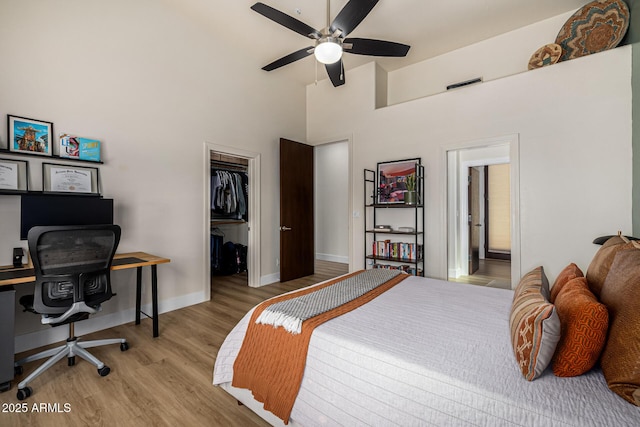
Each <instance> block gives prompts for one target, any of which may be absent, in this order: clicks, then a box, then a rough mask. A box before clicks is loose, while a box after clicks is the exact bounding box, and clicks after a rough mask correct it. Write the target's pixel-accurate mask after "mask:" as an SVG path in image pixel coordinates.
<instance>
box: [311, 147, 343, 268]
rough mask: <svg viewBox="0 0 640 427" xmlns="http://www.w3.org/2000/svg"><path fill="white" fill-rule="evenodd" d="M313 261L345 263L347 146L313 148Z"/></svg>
mask: <svg viewBox="0 0 640 427" xmlns="http://www.w3.org/2000/svg"><path fill="white" fill-rule="evenodd" d="M314 162H315V205H316V206H315V211H316V212H315V243H316V259H320V260H324V261H333V262H341V263H345V264H346V263H348V262H349V184H348V182H349V146H348V143H347V142H346V141H342V142H335V143H329V144H323V145H316V146H315V147H314Z"/></svg>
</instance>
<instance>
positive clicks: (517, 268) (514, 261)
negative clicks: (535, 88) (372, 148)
mask: <svg viewBox="0 0 640 427" xmlns="http://www.w3.org/2000/svg"><path fill="white" fill-rule="evenodd" d="M499 145H508V147H509V158H508V159H506V161H504V159H497V158H496V159H491V160H493V163H510V165H511V174H510V177H511V189H510V191H511V286H512V288H513V287H514V286H515V285H516V284H517V283H518V281H519V280H520V276H521V248H520V135H519V134H511V135H505V136H499V137H493V138H484V139H478V140H472V141H464V142H460V143H453V144H449V145H445V146H442V147H441V158H442V164H443V165H446V166H445V167H444V168H443V175H442V180H443V181H442V182H444V183H446V185H445V191H443V193H442V194H443V200H442V206H445V207H446V209H443V215H442V217H441V226H442V227H441V230H442V231H441V239H442V240H441V241H442V242H443V247H442V250H443V253H444V254H447V256H444V257H442V263H443V264H442V265H441V269H442V270H441V271H443V272H446V273H445V274H446V276H445V277H450V275H451V270H450V266H451V265H452V264H453V265H457V263H456V261H452V258H453V259H454V260H457V259H458V258H456V253H463V252H462V249H464V250H467V252H468V249H466V246H465V239H468V236H467V234H468V231H466V228H467V227H466V218H467V215H468V206H467V203H465V202H464V200H463V199H465V197H461V198H460V201H457V202H456V203H452V202H451V200H450V196H451V195H455V194H457V189H455V188H454V189H452V188H450V187H451V186H459V182H460V179H461V177H460V176H459V175H460V173H461V171H464V172H465V174H466V168H467V167H469V166H481V165H484V164H491V163H488V162H487V161H486V160H487V159H488V157H487V159H483V160H482V161H468V162H456V163H455V164H452V161H451V160H450V155H449V154H450V153H453V152H461V151H465V150H469V149H477V148H489V147H492V146H499ZM498 160H501V161H498ZM458 164H459V169H458ZM454 172H457V173H454ZM464 179H466V178H464ZM465 196H466V195H465ZM456 218H457V220H456ZM461 218H464V219H465V226H464V227H461V226H460V223H461V220H460V219H461ZM457 246H465V247H462V248H460V247H457ZM462 264H464V263H462Z"/></svg>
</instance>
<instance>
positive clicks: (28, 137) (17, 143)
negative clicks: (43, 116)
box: [7, 115, 53, 156]
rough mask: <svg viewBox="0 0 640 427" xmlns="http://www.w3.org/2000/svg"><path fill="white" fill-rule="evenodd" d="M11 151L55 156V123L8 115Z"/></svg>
mask: <svg viewBox="0 0 640 427" xmlns="http://www.w3.org/2000/svg"><path fill="white" fill-rule="evenodd" d="M7 123H8V133H7V135H9V150H10V151H13V152H16V153H23V154H38V155H41V156H51V155H52V154H53V151H52V146H53V123H51V122H45V121H42V120H34V119H27V118H26V117H18V116H12V115H7Z"/></svg>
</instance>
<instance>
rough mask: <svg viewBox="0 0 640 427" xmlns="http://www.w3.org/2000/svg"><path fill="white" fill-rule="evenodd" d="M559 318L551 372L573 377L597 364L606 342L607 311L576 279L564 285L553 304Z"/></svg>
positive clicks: (584, 285)
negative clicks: (557, 338)
mask: <svg viewBox="0 0 640 427" xmlns="http://www.w3.org/2000/svg"><path fill="white" fill-rule="evenodd" d="M555 306H556V310H558V317H559V318H560V330H561V334H560V342H558V347H557V348H556V353H555V355H554V356H553V361H552V364H553V373H554V374H556V375H557V376H559V377H575V376H578V375H582V374H584V373H585V372H587V371H589V370H590V369H591V368H593V366H594V365H595V364H596V362H597V361H598V358H599V357H600V353H601V352H602V348H603V347H604V344H605V341H606V339H607V329H608V327H609V312H608V311H607V307H605V306H604V305H603V304H600V303H599V302H598V300H597V299H596V297H595V296H594V295H593V293H592V292H591V291H590V290H589V286H587V279H585V278H584V277H578V278H575V279H573V280H570V281H569V282H567V283H566V284H565V285H564V286H563V287H562V290H560V293H558V296H557V298H556V301H555Z"/></svg>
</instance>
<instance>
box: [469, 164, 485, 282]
mask: <svg viewBox="0 0 640 427" xmlns="http://www.w3.org/2000/svg"><path fill="white" fill-rule="evenodd" d="M467 193H468V197H469V275H471V274H473V273H475V272H476V271H477V270H478V268H480V228H481V227H482V224H481V223H480V173H479V172H478V169H476V168H473V167H471V168H469V188H468V191H467Z"/></svg>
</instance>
